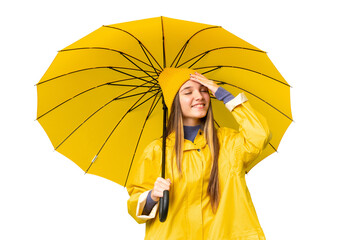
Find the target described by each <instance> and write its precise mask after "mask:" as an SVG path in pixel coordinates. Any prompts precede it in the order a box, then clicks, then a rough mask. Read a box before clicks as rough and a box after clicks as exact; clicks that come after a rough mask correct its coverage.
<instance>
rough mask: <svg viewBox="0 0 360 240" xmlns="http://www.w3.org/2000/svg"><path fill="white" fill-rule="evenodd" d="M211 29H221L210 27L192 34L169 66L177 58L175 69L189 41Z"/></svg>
mask: <svg viewBox="0 0 360 240" xmlns="http://www.w3.org/2000/svg"><path fill="white" fill-rule="evenodd" d="M213 28H221V27H220V26H212V27H207V28H203V29H200V30H199V31H197V32H196V33H194V34H193V35H192V36H191V37H190V38H189V39H188V40H187V41H186V42H185V43H184V45H183V46H182V48H181V49H180V51H179V52H178V54H177V55H176V57H175V58H174V60H173V62H172V63H171V66H173V64H174V62H175V61H176V59H177V58H178V57H179V59H178V60H177V63H176V64H175V67H178V66H177V65H178V63H179V61H180V59H181V57H182V55H183V53H184V52H185V49H186V47H187V46H188V44H189V42H190V40H191V39H192V38H193V37H194V36H195V35H197V34H199V33H200V32H203V31H206V30H209V29H213Z"/></svg>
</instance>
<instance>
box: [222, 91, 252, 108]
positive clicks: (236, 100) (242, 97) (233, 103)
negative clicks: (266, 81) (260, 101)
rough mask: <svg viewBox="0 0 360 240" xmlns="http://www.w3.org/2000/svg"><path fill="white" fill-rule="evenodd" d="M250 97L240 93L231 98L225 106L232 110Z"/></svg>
mask: <svg viewBox="0 0 360 240" xmlns="http://www.w3.org/2000/svg"><path fill="white" fill-rule="evenodd" d="M247 100H248V99H247V97H246V96H245V94H244V93H240V94H239V95H237V96H236V97H235V98H234V99H233V100H230V101H229V102H227V103H226V104H225V107H226V108H227V109H229V111H230V112H231V111H232V110H233V109H234V108H235V107H236V106H238V105H240V104H242V103H244V102H246V101H247Z"/></svg>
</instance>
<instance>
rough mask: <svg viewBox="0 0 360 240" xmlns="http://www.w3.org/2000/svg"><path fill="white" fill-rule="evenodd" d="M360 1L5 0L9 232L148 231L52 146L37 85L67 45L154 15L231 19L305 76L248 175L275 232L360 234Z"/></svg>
mask: <svg viewBox="0 0 360 240" xmlns="http://www.w3.org/2000/svg"><path fill="white" fill-rule="evenodd" d="M358 10H359V8H358V5H356V3H355V1H348V0H345V1H341V3H340V1H331V0H328V1H316V0H312V1H309V0H304V1H296V2H295V1H285V0H284V1H280V0H273V1H265V0H264V1H258V0H253V1H235V0H234V1H226V0H222V1H210V0H208V1H195V0H192V1H184V0H183V1H176V2H175V1H170V0H168V1H138V0H131V1H126V2H125V1H110V0H102V1H91V0H87V1H76V0H72V1H68V0H62V1H41V0H32V1H25V0H23V1H2V3H1V5H0V18H1V21H0V24H1V29H0V33H1V37H0V43H1V44H0V61H1V62H0V68H1V71H0V81H1V85H0V104H1V105H0V106H1V108H0V114H1V115H0V116H1V117H0V121H1V124H0V128H1V129H0V130H1V131H0V136H1V138H0V139H1V144H0V148H1V151H0V153H1V156H0V161H1V162H0V195H1V197H0V221H1V222H0V239H6V240H7V239H39V240H40V239H68V240H72V239H87V240H90V239H104V240H110V239H143V238H144V231H145V225H144V224H143V225H138V224H137V223H136V222H135V221H134V220H133V219H132V218H131V217H130V216H129V215H128V213H127V206H126V201H127V199H128V194H127V192H126V189H124V188H123V187H121V186H119V185H117V184H115V183H113V182H110V181H108V180H106V179H103V178H100V177H96V176H93V175H85V176H84V173H83V171H82V170H81V169H80V168H78V167H77V166H76V165H75V164H74V163H73V162H71V161H70V160H68V159H66V158H65V157H63V156H62V155H61V154H59V153H58V152H56V151H54V150H52V145H51V143H50V141H49V140H48V138H47V136H46V134H45V132H44V131H43V129H42V128H41V126H40V124H39V123H38V122H36V121H34V120H35V118H36V104H37V97H36V87H35V86H34V85H35V84H36V83H37V82H38V81H39V80H40V78H41V77H42V75H43V74H44V73H45V71H46V69H47V68H48V67H49V65H50V63H51V62H52V60H53V59H54V57H55V56H56V54H57V50H60V49H62V48H64V47H66V46H68V45H69V44H71V43H72V42H74V41H76V40H78V39H79V38H81V37H83V36H85V35H87V34H89V33H90V32H92V31H94V30H96V29H97V28H99V27H101V26H102V25H106V24H113V23H120V22H124V21H132V20H137V19H144V18H149V17H158V16H166V17H171V18H177V19H183V20H189V21H195V22H201V23H207V24H213V25H220V26H222V27H223V28H225V29H227V30H229V31H230V32H232V33H234V34H236V35H237V36H239V37H241V38H243V39H244V40H246V41H248V42H250V43H251V44H253V45H255V46H257V47H258V48H260V49H262V50H265V51H267V52H268V55H269V57H270V58H271V60H272V61H273V63H274V64H275V65H276V67H277V68H278V69H279V71H280V72H281V73H282V75H283V76H284V77H285V79H286V80H287V81H288V82H289V84H290V85H292V86H293V88H292V89H291V102H292V111H293V118H294V120H295V123H293V124H292V125H291V126H290V128H289V130H288V131H287V132H286V134H285V136H284V138H283V140H282V143H281V144H280V147H279V149H278V151H279V152H278V153H276V154H273V155H271V156H270V157H269V158H267V159H265V160H264V161H263V162H261V163H260V164H259V165H257V166H256V167H255V168H254V169H253V170H252V171H251V172H250V173H249V175H248V176H247V183H248V187H249V189H250V192H251V194H252V198H253V201H254V204H255V207H256V210H257V213H258V217H259V220H260V223H261V225H262V227H263V229H264V232H265V235H266V237H267V239H268V240H289V239H290V240H304V239H307V240H309V239H314V240H318V239H360V236H359V233H358V227H359V223H360V220H359V218H360V207H359V203H360V194H359V189H360V187H359V183H360V174H359V170H360V164H359V160H360V157H359V155H358V149H359V143H360V141H359V135H360V128H359V122H360V117H359V116H360V115H359V111H358V106H357V105H358V103H359V97H358V92H359V88H358V86H359V80H360V79H359V63H360V61H359V53H360V52H359V42H360V38H359V34H358V32H359V24H358V23H359V22H360V18H359V13H358Z"/></svg>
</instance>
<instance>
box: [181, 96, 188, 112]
mask: <svg viewBox="0 0 360 240" xmlns="http://www.w3.org/2000/svg"><path fill="white" fill-rule="evenodd" d="M179 100H180V107H181V110H184V109H187V108H189V107H190V106H189V104H190V99H189V98H187V97H185V96H182V97H180V99H179Z"/></svg>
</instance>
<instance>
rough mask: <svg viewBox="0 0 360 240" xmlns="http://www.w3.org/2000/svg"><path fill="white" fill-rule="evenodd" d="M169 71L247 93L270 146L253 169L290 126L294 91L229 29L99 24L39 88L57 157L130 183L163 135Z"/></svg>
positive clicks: (61, 57)
mask: <svg viewBox="0 0 360 240" xmlns="http://www.w3.org/2000/svg"><path fill="white" fill-rule="evenodd" d="M165 67H181V68H192V69H194V70H197V71H198V72H200V73H202V74H204V75H205V76H206V77H208V78H209V79H212V80H214V81H216V82H217V84H218V85H222V86H223V87H224V88H225V89H227V90H228V91H229V92H231V93H233V95H237V94H238V93H239V92H242V91H244V92H246V93H247V97H248V99H249V101H250V102H251V103H252V105H253V106H254V108H256V109H257V110H258V111H259V112H261V114H262V115H264V116H265V117H266V118H267V120H268V124H269V126H270V129H271V132H272V140H271V142H270V143H269V145H268V146H267V148H266V149H265V150H264V152H263V153H262V154H261V155H260V156H259V158H258V159H257V160H256V161H254V163H253V164H252V165H251V166H249V167H248V169H247V171H249V170H250V169H251V168H252V167H253V166H254V165H255V164H257V163H258V162H260V161H261V160H262V159H264V158H265V157H267V156H268V155H270V154H271V153H273V152H274V151H276V149H277V147H278V145H279V143H280V140H281V138H282V136H283V134H284V133H285V131H286V129H287V128H288V126H289V125H290V123H291V122H292V116H291V109H290V86H289V84H288V83H287V82H286V81H285V79H284V78H283V77H282V76H281V74H280V73H279V72H278V70H277V69H276V68H275V66H274V65H273V64H272V62H271V61H270V59H269V58H268V56H267V54H266V52H264V51H262V50H260V49H258V48H256V47H255V46H253V45H251V44H249V43H247V42H246V41H244V40H242V39H240V38H239V37H237V36H235V35H233V34H231V33H230V32H228V31H226V30H225V29H223V28H222V27H219V26H214V25H207V24H201V23H195V22H189V21H183V20H177V19H171V18H166V17H158V18H150V19H144V20H138V21H132V22H126V23H120V24H114V25H108V26H102V27H101V28H99V29H98V30H96V31H94V32H92V33H90V34H89V35H87V36H85V37H84V38H82V39H80V40H78V41H77V42H75V43H73V44H71V45H70V46H68V47H66V48H64V49H63V50H61V51H59V53H58V55H57V56H56V58H55V59H54V61H53V63H52V64H51V66H50V67H49V69H48V70H47V71H46V73H45V74H44V76H43V77H42V78H41V80H40V81H39V83H38V84H37V90H38V112H37V120H38V121H39V123H40V124H41V126H42V127H43V128H44V130H45V132H46V133H47V135H48V136H49V138H50V140H51V142H52V144H53V146H54V148H55V149H56V150H57V151H58V152H60V153H62V154H63V155H65V156H66V157H68V158H69V159H71V160H72V161H74V162H75V163H76V164H77V165H78V166H79V167H80V168H81V169H83V170H84V171H85V172H87V173H91V174H95V175H98V176H101V177H104V178H107V179H109V180H112V181H114V182H116V183H119V184H120V185H122V186H126V184H127V181H128V177H129V174H130V172H134V170H133V169H131V166H132V165H133V162H134V161H136V159H138V158H139V157H140V155H141V154H142V151H143V149H144V148H145V146H146V145H147V144H148V143H150V142H151V140H153V139H155V138H159V137H161V136H162V128H163V124H162V123H163V103H162V102H163V100H162V92H161V89H160V86H159V85H158V81H157V78H158V76H159V74H160V73H161V71H162V70H163V69H164V68H165ZM212 106H213V110H214V116H215V120H216V123H217V124H218V126H226V127H232V128H234V129H237V124H236V122H235V121H234V120H233V118H232V116H231V114H230V113H229V112H228V111H227V110H225V107H224V106H223V103H220V102H219V101H217V100H216V99H215V98H212ZM163 177H164V176H163Z"/></svg>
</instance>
